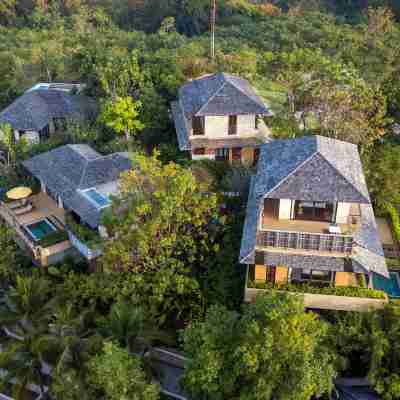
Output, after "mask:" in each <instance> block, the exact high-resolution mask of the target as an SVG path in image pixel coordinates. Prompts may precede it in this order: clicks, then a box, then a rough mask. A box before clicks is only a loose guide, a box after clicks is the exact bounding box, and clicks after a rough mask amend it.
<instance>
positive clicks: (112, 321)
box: [101, 300, 171, 353]
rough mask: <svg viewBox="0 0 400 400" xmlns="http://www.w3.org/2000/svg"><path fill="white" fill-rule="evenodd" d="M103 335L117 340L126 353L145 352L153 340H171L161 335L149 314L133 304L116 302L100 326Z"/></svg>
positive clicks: (141, 307)
mask: <svg viewBox="0 0 400 400" xmlns="http://www.w3.org/2000/svg"><path fill="white" fill-rule="evenodd" d="M101 328H102V329H101V331H102V333H103V335H105V336H106V337H108V338H112V339H113V340H117V341H118V343H119V345H120V346H121V347H123V348H126V349H127V350H128V351H136V353H137V352H138V351H141V353H144V352H146V350H148V349H149V348H150V347H151V346H152V344H153V342H154V341H155V340H162V341H164V342H165V341H169V342H171V339H170V338H169V337H168V336H167V335H166V334H163V333H161V331H160V330H159V328H158V327H157V324H156V322H155V321H153V320H152V317H151V315H150V312H147V311H146V310H145V309H144V307H143V306H141V305H139V304H135V303H133V302H127V301H121V300H120V301H118V302H117V303H115V304H114V305H113V306H112V307H111V311H110V313H109V315H108V317H107V318H106V319H105V320H104V321H103V323H102V324H101Z"/></svg>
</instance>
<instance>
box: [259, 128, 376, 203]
mask: <svg viewBox="0 0 400 400" xmlns="http://www.w3.org/2000/svg"><path fill="white" fill-rule="evenodd" d="M255 191H256V195H257V196H265V197H270V198H286V199H298V200H314V201H343V202H350V203H370V199H369V194H368V189H367V185H366V182H365V178H364V174H363V170H362V165H361V160H360V156H359V154H358V150H357V146H355V145H353V144H351V143H347V142H342V141H339V140H335V139H330V138H326V137H322V136H305V137H302V138H299V139H289V140H275V141H272V142H270V143H268V144H266V145H264V146H262V148H261V155H260V159H259V162H258V168H257V178H256V184H255Z"/></svg>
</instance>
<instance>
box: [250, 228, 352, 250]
mask: <svg viewBox="0 0 400 400" xmlns="http://www.w3.org/2000/svg"><path fill="white" fill-rule="evenodd" d="M257 246H258V247H261V248H273V249H281V250H292V251H293V250H299V251H301V252H303V251H305V252H318V253H322V252H323V253H334V254H345V255H349V254H351V253H352V251H353V237H352V236H346V235H338V234H321V233H302V232H288V231H273V230H265V231H260V232H258V234H257ZM332 255H333V254H332Z"/></svg>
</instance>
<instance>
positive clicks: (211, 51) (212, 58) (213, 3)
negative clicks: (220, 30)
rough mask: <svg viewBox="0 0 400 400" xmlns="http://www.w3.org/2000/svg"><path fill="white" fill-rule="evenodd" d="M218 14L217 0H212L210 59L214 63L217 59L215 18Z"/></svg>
mask: <svg viewBox="0 0 400 400" xmlns="http://www.w3.org/2000/svg"><path fill="white" fill-rule="evenodd" d="M216 14H217V2H216V0H210V34H211V48H210V58H211V61H214V58H215V18H216Z"/></svg>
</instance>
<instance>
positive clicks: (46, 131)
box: [39, 125, 50, 141]
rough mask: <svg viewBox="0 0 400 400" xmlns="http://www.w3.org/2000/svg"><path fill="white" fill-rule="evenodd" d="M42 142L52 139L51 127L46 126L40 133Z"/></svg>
mask: <svg viewBox="0 0 400 400" xmlns="http://www.w3.org/2000/svg"><path fill="white" fill-rule="evenodd" d="M39 137H40V140H41V141H43V140H46V139H48V138H49V137H50V128H49V125H46V126H45V127H44V128H43V129H42V130H41V131H40V132H39Z"/></svg>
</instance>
